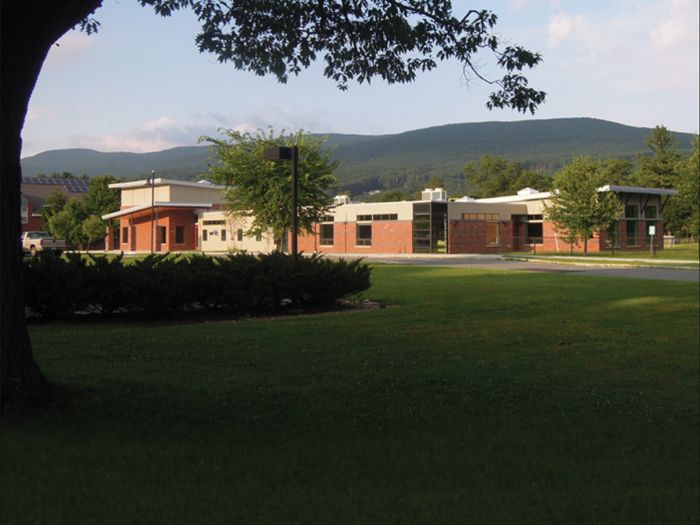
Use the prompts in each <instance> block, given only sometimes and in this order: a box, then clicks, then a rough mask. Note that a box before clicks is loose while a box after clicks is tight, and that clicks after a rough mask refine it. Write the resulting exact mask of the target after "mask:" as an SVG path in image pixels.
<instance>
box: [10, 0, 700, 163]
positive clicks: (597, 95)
mask: <svg viewBox="0 0 700 525" xmlns="http://www.w3.org/2000/svg"><path fill="white" fill-rule="evenodd" d="M454 6H455V12H456V13H457V14H459V13H464V12H466V11H467V10H468V9H469V8H474V7H479V8H487V9H491V10H493V11H494V12H495V13H496V14H498V16H499V21H498V24H497V28H496V30H497V32H498V33H499V34H500V35H501V36H502V37H503V38H504V39H505V40H507V41H509V42H513V43H518V44H521V45H523V46H525V47H527V48H529V49H531V50H535V51H538V52H540V53H542V55H543V56H544V62H543V63H542V64H541V65H539V66H538V67H537V68H536V69H535V70H533V71H531V72H530V73H529V74H528V75H527V76H528V78H529V79H530V83H531V85H532V86H533V87H536V88H537V89H542V90H544V91H546V92H547V93H548V101H547V103H546V104H545V105H544V106H542V108H541V109H540V110H539V111H538V112H537V114H536V115H535V116H534V117H533V116H530V115H522V114H520V113H517V112H514V111H511V110H496V111H488V110H487V109H486V108H485V102H486V100H487V98H488V94H489V93H490V91H491V89H490V88H489V87H488V86H486V85H484V84H482V83H480V82H479V81H477V80H473V81H470V82H466V81H465V80H464V78H463V76H462V69H461V66H460V65H459V64H458V63H456V62H445V63H442V64H441V65H440V66H439V67H438V69H437V70H436V71H433V72H430V73H427V74H423V75H421V76H419V78H418V80H417V81H416V82H414V83H412V84H406V85H393V86H388V85H386V84H383V83H382V82H380V81H376V82H374V83H372V84H371V85H369V86H368V85H358V84H352V85H351V86H350V89H349V90H348V91H345V92H343V91H340V90H338V89H337V88H336V87H335V84H334V83H333V81H331V80H328V79H325V78H324V77H323V75H322V69H321V68H320V67H318V66H312V67H311V68H310V69H309V70H307V71H305V72H302V73H301V75H300V76H299V77H295V78H291V79H290V80H289V82H288V83H287V84H285V85H282V84H279V83H277V82H276V81H275V80H274V78H272V77H257V76H255V75H253V74H252V73H248V72H243V71H237V70H235V69H234V67H233V66H232V65H230V64H219V63H218V62H217V61H216V60H215V59H214V58H213V57H212V56H210V55H203V54H200V53H199V52H198V51H197V49H196V47H195V44H194V36H195V35H196V32H197V29H198V26H197V22H196V20H195V19H194V17H193V16H192V15H191V13H188V12H187V13H184V12H183V13H178V14H176V15H175V16H173V17H170V18H165V19H163V18H161V17H158V16H156V15H155V14H154V13H153V12H152V11H151V10H149V9H147V8H143V7H140V6H139V5H138V4H137V2H136V1H135V0H118V1H117V0H105V1H104V6H103V7H102V8H101V9H100V10H99V11H98V12H97V13H96V17H97V18H98V20H100V22H101V23H102V27H101V30H100V32H99V33H98V34H97V35H93V36H90V37H88V36H86V35H84V34H81V33H79V32H77V31H73V32H71V33H69V34H67V35H66V36H65V37H64V38H63V39H62V40H61V41H60V43H59V44H60V45H59V46H54V48H53V49H52V51H51V53H50V54H49V57H48V58H47V61H46V63H45V64H44V68H43V70H42V73H41V76H40V78H39V82H38V83H37V86H36V89H35V91H34V94H33V97H32V99H31V102H30V107H29V113H28V116H27V121H26V123H25V127H24V131H23V139H24V148H23V156H29V155H33V154H36V153H39V152H41V151H46V150H52V149H63V148H91V149H96V150H99V151H134V152H147V151H157V150H161V149H166V148H170V147H175V146H184V145H194V144H196V143H197V139H198V137H200V136H201V135H205V134H207V135H216V133H217V130H218V129H219V128H222V127H223V128H230V129H239V130H244V131H255V130H256V129H258V128H267V127H268V126H272V127H274V128H275V130H278V131H279V130H281V129H286V130H290V131H291V130H297V129H304V130H306V131H309V132H318V133H331V132H333V133H360V134H385V133H398V132H402V131H408V130H411V129H418V128H424V127H429V126H437V125H442V124H448V123H457V122H481V121H492V120H498V121H511V120H523V119H532V118H536V119H542V118H557V117H594V118H601V119H606V120H612V121H616V122H620V123H623V124H628V125H632V126H643V127H653V126H655V125H664V126H666V127H668V128H669V129H672V130H674V131H684V132H691V133H697V132H698V127H699V125H698V119H699V117H698V115H699V114H700V108H699V107H698V105H699V102H698V100H699V98H700V97H699V93H698V84H699V81H698V77H699V74H698V62H699V58H698V47H699V43H698V34H699V29H698V0H655V1H641V0H637V1H633V0H608V1H605V0H590V1H566V0H493V1H488V0H482V1H481V2H476V1H474V0H465V1H455V2H454ZM481 66H482V69H481V71H482V73H483V74H485V75H486V76H491V77H494V76H496V75H497V74H498V70H497V69H496V68H494V67H493V63H492V61H490V60H489V57H487V56H484V57H483V60H482V61H481Z"/></svg>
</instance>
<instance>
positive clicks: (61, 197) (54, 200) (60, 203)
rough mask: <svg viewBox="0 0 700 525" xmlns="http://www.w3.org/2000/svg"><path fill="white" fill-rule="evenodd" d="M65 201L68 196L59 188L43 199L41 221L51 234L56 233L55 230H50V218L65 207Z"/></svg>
mask: <svg viewBox="0 0 700 525" xmlns="http://www.w3.org/2000/svg"><path fill="white" fill-rule="evenodd" d="M67 202H68V197H67V196H66V194H65V193H63V192H62V191H60V190H56V191H54V192H53V193H52V194H51V195H49V196H48V197H47V198H46V200H45V201H44V206H43V208H41V223H42V224H43V225H44V229H45V230H46V231H48V232H49V233H50V234H51V235H54V236H55V235H56V233H55V232H53V231H51V218H52V217H53V216H54V215H56V214H57V213H59V212H61V211H62V210H63V208H65V207H66V203H67Z"/></svg>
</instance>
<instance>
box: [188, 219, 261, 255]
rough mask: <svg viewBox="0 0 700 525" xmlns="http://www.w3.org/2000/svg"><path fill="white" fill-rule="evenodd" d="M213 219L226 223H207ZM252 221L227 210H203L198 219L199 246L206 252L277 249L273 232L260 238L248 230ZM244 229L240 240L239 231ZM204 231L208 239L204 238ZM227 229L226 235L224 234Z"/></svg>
mask: <svg viewBox="0 0 700 525" xmlns="http://www.w3.org/2000/svg"><path fill="white" fill-rule="evenodd" d="M212 221H215V222H221V221H223V222H224V224H207V223H210V222H212ZM251 223H252V219H251V218H247V217H235V216H231V215H230V214H228V213H227V212H225V211H207V212H203V213H202V214H201V215H200V217H199V220H198V230H199V246H200V249H201V250H202V251H204V252H227V251H246V252H250V253H270V252H273V251H274V250H275V243H274V241H273V238H272V232H269V233H268V234H267V235H263V236H262V237H261V239H260V240H257V239H256V238H255V236H252V235H247V234H246V232H247V231H248V229H249V228H250V225H251ZM239 230H242V232H243V239H242V240H240V241H239V240H238V231H239ZM204 231H206V232H207V235H206V236H207V239H206V240H204ZM222 231H225V232H226V234H225V237H226V239H225V240H223V239H224V235H223V234H222Z"/></svg>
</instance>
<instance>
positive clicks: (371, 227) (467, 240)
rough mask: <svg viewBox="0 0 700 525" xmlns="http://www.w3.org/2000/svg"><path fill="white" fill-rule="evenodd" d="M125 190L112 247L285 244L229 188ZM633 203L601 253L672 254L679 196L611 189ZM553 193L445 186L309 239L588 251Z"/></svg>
mask: <svg viewBox="0 0 700 525" xmlns="http://www.w3.org/2000/svg"><path fill="white" fill-rule="evenodd" d="M110 187H112V188H118V189H120V190H121V209H120V210H119V211H117V212H114V213H110V214H107V215H104V216H103V218H104V219H118V220H119V222H120V225H119V231H118V232H113V234H110V235H109V237H108V239H107V243H106V244H107V249H108V250H120V251H126V252H146V251H150V250H151V249H153V251H184V250H201V251H206V252H216V251H219V252H224V251H231V250H245V251H248V252H255V253H268V252H270V251H273V250H274V249H275V248H276V245H275V244H274V242H273V240H272V237H271V234H269V233H268V234H267V235H260V236H251V235H248V234H247V231H248V229H249V226H250V219H249V218H248V219H245V218H236V217H232V216H231V215H230V214H228V213H226V210H225V200H224V192H223V187H221V186H216V185H213V184H210V183H203V182H199V183H194V182H182V181H172V180H167V179H155V181H154V182H153V183H152V182H151V181H150V180H141V181H134V182H125V183H118V184H112V185H110ZM599 191H601V192H615V193H616V194H617V195H618V196H619V197H620V199H621V200H622V202H623V203H624V213H623V214H622V216H621V217H620V219H619V220H618V221H616V222H615V223H614V224H613V225H612V226H611V227H610V228H609V229H608V230H606V231H603V232H597V233H596V234H595V235H594V236H593V238H592V239H590V240H589V242H588V250H589V251H592V252H596V251H601V250H604V249H610V248H615V249H620V250H627V249H640V250H641V249H645V248H648V247H649V245H650V242H651V236H650V235H649V232H650V226H653V227H654V229H655V236H654V242H655V243H656V246H657V248H658V249H662V248H663V221H662V216H661V212H662V210H663V208H664V205H665V203H666V201H667V200H668V198H669V196H671V195H674V194H676V192H675V191H674V190H667V189H656V188H638V187H629V186H604V187H601V188H599ZM551 195H552V194H551V193H549V192H539V191H537V190H534V189H532V188H525V189H523V190H521V191H519V192H518V194H517V195H508V196H504V197H494V198H488V199H471V198H468V197H463V198H461V199H455V200H448V199H447V194H446V193H445V191H444V190H443V189H441V188H436V189H427V190H425V191H424V192H423V194H422V198H421V200H416V201H400V202H374V203H362V202H351V201H350V200H349V199H348V198H347V197H338V198H336V205H335V206H334V207H333V209H332V211H331V212H330V213H329V214H328V216H327V217H326V219H325V220H324V221H322V222H321V223H320V224H317V225H316V226H315V227H314V231H313V233H311V234H304V235H300V237H299V240H298V247H299V250H300V251H304V252H306V253H313V252H319V253H336V254H345V253H348V254H349V253H353V254H402V253H406V254H410V253H438V254H439V253H445V254H458V253H502V252H517V251H538V250H541V251H547V252H563V253H567V252H569V251H570V250H572V249H573V250H575V251H580V250H582V249H583V246H580V245H575V246H571V245H570V244H568V243H567V242H566V240H565V238H564V236H563V235H562V234H561V233H560V232H558V231H557V230H556V229H555V228H554V225H553V224H552V223H551V222H550V221H548V220H546V217H545V213H544V204H545V202H546V201H547V199H548V198H549V197H551Z"/></svg>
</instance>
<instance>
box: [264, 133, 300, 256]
mask: <svg viewBox="0 0 700 525" xmlns="http://www.w3.org/2000/svg"><path fill="white" fill-rule="evenodd" d="M263 158H264V159H265V160H271V161H278V160H291V161H292V249H291V252H292V258H293V260H294V262H296V260H297V233H298V230H299V228H298V225H297V179H298V178H299V148H298V147H297V146H292V147H291V148H290V147H286V146H275V147H272V148H268V149H266V150H265V153H264V155H263Z"/></svg>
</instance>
